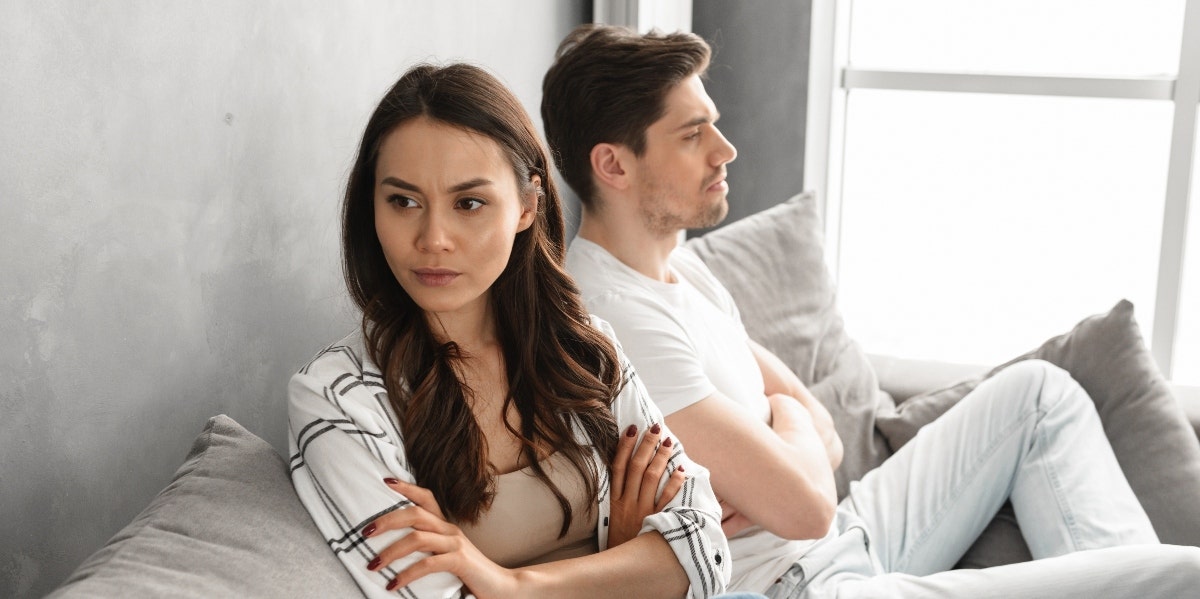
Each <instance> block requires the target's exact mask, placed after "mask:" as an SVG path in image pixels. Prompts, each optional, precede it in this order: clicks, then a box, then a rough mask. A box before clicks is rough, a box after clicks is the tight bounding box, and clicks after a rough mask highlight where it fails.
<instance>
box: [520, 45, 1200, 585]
mask: <svg viewBox="0 0 1200 599" xmlns="http://www.w3.org/2000/svg"><path fill="white" fill-rule="evenodd" d="M709 54H710V50H709V47H708V45H707V44H706V43H705V42H704V41H703V40H701V39H700V38H698V37H696V36H694V35H691V34H670V35H658V34H649V35H637V34H635V33H632V32H629V31H626V30H623V29H619V28H613V27H604V26H583V27H581V28H579V29H577V30H576V31H574V32H573V33H572V34H570V35H569V36H568V37H567V38H566V39H565V40H564V41H563V43H562V45H561V46H560V48H559V51H558V53H557V57H556V60H555V63H554V65H552V66H551V68H550V70H549V72H547V74H546V77H545V80H544V82H543V99H542V119H543V121H544V125H545V129H546V135H547V138H548V140H549V142H550V145H551V149H552V150H553V151H554V153H555V155H556V157H557V158H558V160H559V169H560V171H561V172H562V174H563V177H564V178H565V179H566V181H567V183H568V184H569V185H571V187H572V188H573V189H574V190H575V191H576V193H577V194H579V196H580V199H581V201H582V203H583V218H582V221H581V225H580V229H579V235H578V237H577V238H576V240H575V242H574V243H573V244H572V246H571V248H570V250H569V252H568V257H567V267H568V270H570V271H571V273H572V275H574V276H575V278H576V280H577V281H578V283H579V286H580V289H581V291H582V292H583V295H584V300H585V302H586V303H587V305H588V308H589V309H590V310H591V311H592V312H594V313H595V314H597V315H599V316H600V317H601V318H604V319H606V320H608V321H609V322H610V323H611V324H612V326H613V328H614V330H615V331H616V333H617V336H618V338H619V340H620V341H621V343H622V345H623V347H624V349H625V351H626V353H627V355H628V356H629V358H630V360H632V362H633V364H634V366H635V367H636V369H637V371H638V373H639V376H640V377H641V379H642V380H643V382H644V383H645V385H646V387H647V389H648V390H649V392H650V395H651V397H652V398H653V399H654V400H655V401H656V403H658V404H659V406H660V408H661V410H662V412H663V414H664V415H665V417H666V419H667V424H668V426H669V427H670V428H671V429H672V430H673V431H674V432H675V434H676V435H678V436H679V438H680V439H681V440H682V441H683V443H684V444H685V446H686V447H687V448H688V453H689V455H690V456H691V457H692V458H693V459H695V460H696V461H697V462H700V463H702V464H705V465H706V466H707V467H708V468H709V470H710V472H711V475H712V483H713V488H714V489H715V490H716V492H717V494H718V496H719V497H721V498H722V501H723V505H724V506H725V508H726V513H725V516H724V518H723V524H722V526H723V528H724V529H725V531H726V533H727V534H728V535H729V536H730V550H731V552H732V554H733V556H734V571H733V580H732V581H731V585H730V588H731V589H738V590H748V591H758V592H765V593H767V594H768V595H769V596H772V597H816V596H825V595H831V596H832V595H836V594H839V593H845V594H847V595H850V596H892V595H896V594H902V595H905V596H909V595H916V596H937V597H953V596H986V595H996V596H1021V595H1029V594H1032V593H1044V594H1047V595H1049V596H1054V595H1062V594H1080V593H1088V594H1090V595H1095V596H1097V597H1102V596H1126V595H1127V594H1132V593H1136V594H1138V595H1147V594H1149V595H1153V594H1154V593H1163V594H1162V595H1161V596H1164V597H1169V596H1173V595H1174V594H1177V593H1181V592H1187V591H1184V590H1183V589H1187V588H1189V586H1190V585H1194V584H1197V583H1200V550H1197V549H1196V548H1178V547H1169V546H1159V545H1153V546H1146V547H1138V548H1130V547H1125V545H1129V544H1135V543H1142V544H1156V543H1157V542H1158V541H1157V537H1156V536H1155V534H1154V531H1153V529H1152V528H1151V526H1150V523H1149V520H1148V518H1147V517H1146V515H1145V512H1144V511H1143V510H1142V509H1141V506H1140V505H1139V504H1138V503H1137V499H1136V498H1135V497H1134V496H1133V492H1132V491H1131V490H1130V489H1129V485H1128V482H1127V481H1126V480H1125V478H1124V475H1123V474H1122V473H1121V471H1120V468H1119V467H1118V465H1117V463H1116V459H1115V457H1114V456H1113V454H1112V449H1111V447H1110V446H1109V445H1108V442H1107V439H1106V438H1105V437H1104V435H1103V431H1102V429H1101V428H1100V424H1099V418H1098V416H1097V415H1096V413H1095V410H1094V407H1093V406H1092V403H1091V401H1090V399H1089V398H1088V397H1087V395H1086V394H1085V393H1084V392H1083V390H1082V389H1081V388H1079V386H1078V385H1077V384H1075V383H1074V381H1072V380H1071V379H1070V377H1069V376H1067V375H1066V374H1065V373H1064V372H1063V371H1061V370H1058V369H1056V368H1054V367H1053V366H1050V365H1048V364H1046V363H1044V362H1028V363H1024V364H1021V365H1019V366H1015V367H1013V368H1010V369H1008V370H1006V371H1005V372H1004V373H1001V374H1000V375H998V376H996V377H994V378H993V379H991V380H989V381H988V382H987V383H985V384H984V385H981V386H980V388H979V389H978V390H977V391H976V393H974V394H972V396H970V397H969V398H968V399H965V400H964V401H963V402H962V403H961V404H960V406H959V407H956V408H955V409H954V410H951V411H950V412H949V413H947V414H946V415H945V416H944V417H943V418H941V419H939V421H938V422H936V423H934V424H933V425H931V429H932V430H931V431H930V432H928V433H926V434H923V435H920V436H918V437H917V439H915V440H914V441H913V442H911V443H910V444H909V445H907V446H906V447H905V448H904V449H902V450H901V451H900V452H898V453H897V454H896V456H894V457H893V458H891V459H890V460H888V462H887V463H885V464H884V465H883V466H881V467H880V468H878V469H876V470H875V471H873V472H871V473H869V474H868V475H867V476H866V477H864V479H863V480H862V481H860V482H858V483H855V484H854V485H853V486H852V488H851V491H850V494H849V495H848V496H847V497H846V498H845V499H844V500H843V501H842V502H841V503H840V504H839V503H838V502H837V498H836V492H835V490H834V478H833V471H834V469H836V468H837V466H838V464H839V463H840V461H841V455H842V447H841V442H840V440H839V439H838V437H837V434H836V432H835V431H834V429H833V425H832V420H831V418H830V416H829V413H828V412H827V411H826V410H825V408H824V407H823V406H822V405H821V404H820V403H819V402H818V401H816V400H815V399H814V398H813V397H812V395H811V394H810V393H809V392H808V391H807V389H805V387H804V385H803V384H802V383H801V381H800V380H799V379H798V378H797V377H796V375H795V374H794V373H792V372H791V371H790V370H789V369H788V368H787V367H786V366H785V365H784V364H783V363H782V362H781V361H780V360H779V359H778V358H777V357H775V356H774V355H773V354H771V352H769V351H768V350H766V349H765V348H763V347H762V346H760V345H758V344H757V343H755V342H754V341H752V340H750V339H749V338H748V337H747V335H746V332H745V329H744V327H743V326H742V324H741V320H740V317H739V315H738V312H737V306H735V305H734V303H733V300H732V298H731V297H730V295H729V293H728V292H727V291H726V290H725V289H724V287H722V286H721V284H720V283H719V282H718V281H717V280H716V279H715V278H714V277H713V275H712V273H711V272H709V271H708V269H707V268H706V267H705V266H704V264H703V263H702V262H701V261H700V260H699V258H698V257H697V256H695V255H694V254H692V253H691V252H689V251H687V250H686V249H684V248H680V247H677V246H678V242H679V239H680V235H681V232H682V231H684V230H686V229H689V228H695V227H705V226H711V225H714V224H717V223H718V222H720V221H721V220H722V219H723V218H724V217H725V214H726V212H727V210H728V204H727V192H728V189H729V186H728V184H727V182H726V169H725V167H726V165H727V164H728V163H729V162H731V161H733V160H734V159H735V158H736V156H737V152H736V150H735V149H734V147H733V146H732V145H731V144H730V143H729V142H728V140H726V139H725V138H724V137H723V136H722V135H721V133H720V131H719V130H718V129H717V127H716V122H717V119H718V117H719V112H718V111H717V108H716V106H715V105H714V104H713V102H712V100H711V99H710V98H709V97H708V94H707V93H706V92H705V89H704V84H703V81H702V76H703V75H704V73H705V71H706V69H707V67H708V61H709ZM997 398H999V399H997ZM1009 498H1011V500H1012V502H1013V504H1014V507H1015V509H1016V513H1017V516H1018V519H1019V521H1020V522H1021V524H1022V529H1023V530H1024V532H1025V536H1026V540H1027V541H1028V542H1029V544H1030V548H1031V551H1032V552H1033V555H1034V557H1035V558H1054V559H1048V560H1043V561H1037V562H1031V563H1028V564H1020V565H1015V566H1007V567H1002V568H992V569H988V570H979V571H951V572H946V570H948V569H950V568H952V567H953V565H954V563H956V562H957V560H958V558H959V557H961V555H962V553H963V552H964V551H965V550H966V548H967V547H968V546H969V545H970V543H971V542H972V541H974V539H975V538H976V537H977V536H978V534H979V533H980V531H982V529H983V527H984V526H985V525H986V524H987V522H988V521H989V520H990V519H991V517H992V516H993V515H994V514H995V512H996V510H997V509H998V508H999V506H1000V505H1001V504H1002V503H1003V502H1004V500H1005V499H1009ZM1083 550H1092V551H1083ZM1168 571H1170V572H1171V574H1170V575H1169V576H1167V575H1166V572H1168ZM1164 579H1169V582H1165V581H1164Z"/></svg>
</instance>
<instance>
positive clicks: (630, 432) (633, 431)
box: [625, 424, 637, 437]
mask: <svg viewBox="0 0 1200 599" xmlns="http://www.w3.org/2000/svg"><path fill="white" fill-rule="evenodd" d="M636 434H637V425H636V424H631V425H629V428H627V429H625V436H626V437H632V436H634V435H636Z"/></svg>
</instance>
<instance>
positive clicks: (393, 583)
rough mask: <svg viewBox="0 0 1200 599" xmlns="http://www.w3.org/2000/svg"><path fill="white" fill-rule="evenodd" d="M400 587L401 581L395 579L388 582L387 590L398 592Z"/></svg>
mask: <svg viewBox="0 0 1200 599" xmlns="http://www.w3.org/2000/svg"><path fill="white" fill-rule="evenodd" d="M398 586H400V581H399V580H396V579H395V578H393V579H392V580H391V581H389V582H388V585H387V590H389V591H394V590H396V587H398Z"/></svg>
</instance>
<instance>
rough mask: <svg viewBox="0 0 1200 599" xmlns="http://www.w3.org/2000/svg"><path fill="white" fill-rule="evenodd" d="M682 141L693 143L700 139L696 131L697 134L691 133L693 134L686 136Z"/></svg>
mask: <svg viewBox="0 0 1200 599" xmlns="http://www.w3.org/2000/svg"><path fill="white" fill-rule="evenodd" d="M683 139H685V140H687V141H693V140H697V139H700V132H699V131H697V132H695V133H693V134H691V135H689V136H687V137H685V138H683Z"/></svg>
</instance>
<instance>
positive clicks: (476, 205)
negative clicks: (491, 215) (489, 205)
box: [458, 198, 486, 211]
mask: <svg viewBox="0 0 1200 599" xmlns="http://www.w3.org/2000/svg"><path fill="white" fill-rule="evenodd" d="M485 203H486V202H484V201H483V200H481V199H479V198H463V199H461V200H459V201H458V207H459V208H460V209H462V210H467V211H471V210H479V209H480V208H483V205H484V204H485Z"/></svg>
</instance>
